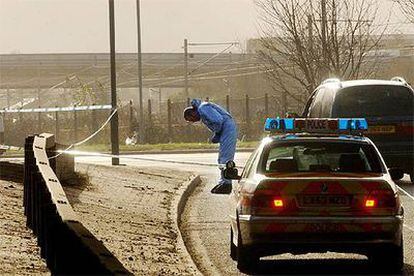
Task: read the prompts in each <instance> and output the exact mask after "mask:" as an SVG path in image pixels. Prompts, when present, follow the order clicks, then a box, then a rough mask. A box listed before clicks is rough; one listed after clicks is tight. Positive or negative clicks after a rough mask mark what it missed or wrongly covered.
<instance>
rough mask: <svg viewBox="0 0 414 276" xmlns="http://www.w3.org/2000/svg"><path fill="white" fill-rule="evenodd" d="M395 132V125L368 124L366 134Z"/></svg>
mask: <svg viewBox="0 0 414 276" xmlns="http://www.w3.org/2000/svg"><path fill="white" fill-rule="evenodd" d="M387 133H395V126H369V127H368V134H387Z"/></svg>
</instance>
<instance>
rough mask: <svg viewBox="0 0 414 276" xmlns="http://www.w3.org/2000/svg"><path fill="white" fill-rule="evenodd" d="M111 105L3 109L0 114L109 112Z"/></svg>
mask: <svg viewBox="0 0 414 276" xmlns="http://www.w3.org/2000/svg"><path fill="white" fill-rule="evenodd" d="M111 108H112V106H111V105H81V106H65V107H40V108H26V109H1V110H0V113H39V112H68V111H87V110H109V109H111Z"/></svg>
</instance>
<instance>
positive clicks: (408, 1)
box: [394, 0, 414, 23]
mask: <svg viewBox="0 0 414 276" xmlns="http://www.w3.org/2000/svg"><path fill="white" fill-rule="evenodd" d="M394 1H395V2H397V3H398V5H399V6H400V8H401V10H402V12H403V13H404V14H405V16H406V17H407V19H408V20H409V21H410V22H411V23H414V0H394Z"/></svg>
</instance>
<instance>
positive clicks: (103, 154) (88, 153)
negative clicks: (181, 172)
mask: <svg viewBox="0 0 414 276" xmlns="http://www.w3.org/2000/svg"><path fill="white" fill-rule="evenodd" d="M58 152H59V153H60V154H63V153H66V154H70V155H80V156H98V157H114V158H124V159H132V160H143V161H155V162H163V163H175V164H185V165H199V166H209V167H219V166H220V165H219V164H216V163H204V162H193V161H177V160H169V159H158V158H148V157H136V156H130V155H116V154H109V153H100V152H87V151H77V150H60V151H58Z"/></svg>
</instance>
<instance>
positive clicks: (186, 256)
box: [171, 175, 203, 275]
mask: <svg viewBox="0 0 414 276" xmlns="http://www.w3.org/2000/svg"><path fill="white" fill-rule="evenodd" d="M200 184H201V177H200V175H197V176H194V177H192V179H191V180H190V181H188V182H187V183H185V184H184V185H183V186H182V187H181V188H180V189H179V190H178V196H177V197H176V198H175V199H174V202H173V204H172V205H171V214H172V216H173V218H174V219H173V221H174V226H175V227H176V229H177V235H178V236H177V242H176V243H177V251H178V252H179V254H180V255H181V258H182V259H183V261H185V262H186V263H189V264H191V265H192V268H193V269H194V270H195V271H196V273H197V275H203V274H202V273H201V272H200V270H199V269H198V267H197V265H196V264H195V262H194V260H193V258H192V257H191V255H190V252H188V250H187V247H186V246H185V244H184V239H183V236H182V233H181V227H180V225H181V215H182V213H183V211H184V208H185V205H186V204H187V201H188V197H189V196H190V195H191V194H192V193H193V191H194V189H195V188H196V187H197V186H198V185H200Z"/></svg>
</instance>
